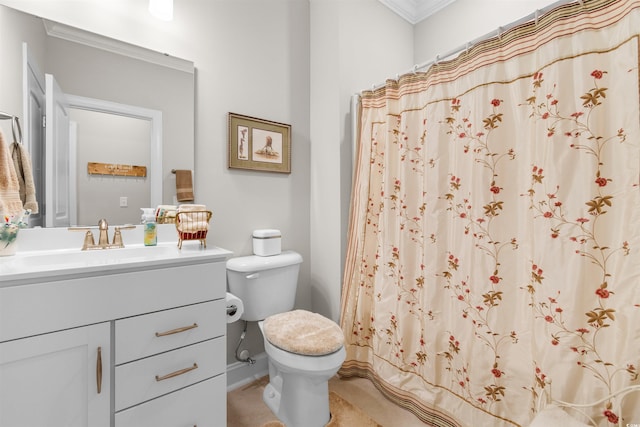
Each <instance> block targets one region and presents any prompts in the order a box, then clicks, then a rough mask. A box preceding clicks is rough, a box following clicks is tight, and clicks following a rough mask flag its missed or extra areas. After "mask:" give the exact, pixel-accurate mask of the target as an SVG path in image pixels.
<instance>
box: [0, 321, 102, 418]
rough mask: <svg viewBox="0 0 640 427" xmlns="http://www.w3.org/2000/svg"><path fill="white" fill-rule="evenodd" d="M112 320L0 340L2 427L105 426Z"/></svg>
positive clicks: (0, 410) (0, 408)
mask: <svg viewBox="0 0 640 427" xmlns="http://www.w3.org/2000/svg"><path fill="white" fill-rule="evenodd" d="M110 331H111V328H110V323H100V324H97V325H92V326H85V327H82V328H76V329H69V330H66V331H61V332H54V333H50V334H44V335H38V336H35V337H29V338H23V339H19V340H14V341H8V342H5V343H2V344H0V427H14V426H47V427H63V426H64V427H109V424H110V418H111V417H110V408H111V405H110V395H111V391H110V390H111V384H110V338H111V332H110Z"/></svg>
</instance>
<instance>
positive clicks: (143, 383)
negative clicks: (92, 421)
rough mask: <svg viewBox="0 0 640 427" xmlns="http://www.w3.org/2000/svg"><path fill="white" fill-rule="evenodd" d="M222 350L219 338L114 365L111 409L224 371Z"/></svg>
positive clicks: (128, 405)
mask: <svg viewBox="0 0 640 427" xmlns="http://www.w3.org/2000/svg"><path fill="white" fill-rule="evenodd" d="M225 347H226V341H225V337H219V338H215V339H212V340H208V341H204V342H201V343H198V344H192V345H190V346H187V347H182V348H179V349H177V350H172V351H168V352H166V353H162V354H158V355H156V356H152V357H147V358H145V359H140V360H137V361H135V362H130V363H126V364H124V365H120V366H116V369H115V371H116V372H115V410H116V411H120V410H122V409H125V408H128V407H130V406H133V405H137V404H138V403H142V402H144V401H147V400H150V399H153V398H156V397H158V396H161V395H163V394H167V393H170V392H172V391H174V390H178V389H180V388H183V387H186V386H189V385H191V384H194V383H196V382H198V381H202V380H205V379H208V378H211V377H214V376H216V375H219V374H221V373H223V372H225V369H226V365H225V364H226V360H225V359H226V351H225Z"/></svg>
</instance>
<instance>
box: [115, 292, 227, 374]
mask: <svg viewBox="0 0 640 427" xmlns="http://www.w3.org/2000/svg"><path fill="white" fill-rule="evenodd" d="M115 325H116V335H115V336H116V345H115V348H116V353H115V364H116V365H119V364H122V363H126V362H130V361H132V360H137V359H141V358H143V357H147V356H151V355H154V354H158V353H162V352H164V351H168V350H173V349H175V348H178V347H183V346H186V345H189V344H194V343H196V342H200V341H204V340H208V339H211V338H215V337H219V336H223V335H224V334H225V333H226V328H227V322H226V304H225V300H224V299H220V300H215V301H209V302H205V303H201V304H194V305H189V306H186V307H179V308H174V309H171V310H164V311H159V312H156V313H150V314H145V315H142V316H135V317H130V318H127V319H121V320H117V321H116V322H115Z"/></svg>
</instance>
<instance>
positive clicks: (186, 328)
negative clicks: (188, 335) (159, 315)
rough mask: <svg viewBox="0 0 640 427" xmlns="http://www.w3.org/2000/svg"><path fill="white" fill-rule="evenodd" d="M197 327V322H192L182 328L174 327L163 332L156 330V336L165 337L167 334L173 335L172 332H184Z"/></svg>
mask: <svg viewBox="0 0 640 427" xmlns="http://www.w3.org/2000/svg"><path fill="white" fill-rule="evenodd" d="M197 327H198V324H197V323H194V324H193V325H191V326H183V327H182V328H176V329H172V330H170V331H165V332H156V336H157V337H166V336H167V335H173V334H179V333H180V332H185V331H188V330H191V329H195V328H197Z"/></svg>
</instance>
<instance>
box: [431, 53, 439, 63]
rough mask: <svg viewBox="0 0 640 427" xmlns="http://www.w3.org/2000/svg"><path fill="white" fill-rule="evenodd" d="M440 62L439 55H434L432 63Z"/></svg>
mask: <svg viewBox="0 0 640 427" xmlns="http://www.w3.org/2000/svg"><path fill="white" fill-rule="evenodd" d="M439 62H440V55H439V54H438V55H436V59H435V61H433V63H434V64H436V65H438V63H439Z"/></svg>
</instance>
